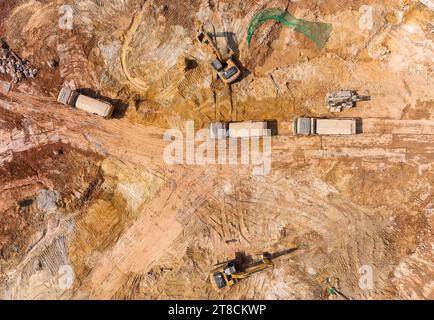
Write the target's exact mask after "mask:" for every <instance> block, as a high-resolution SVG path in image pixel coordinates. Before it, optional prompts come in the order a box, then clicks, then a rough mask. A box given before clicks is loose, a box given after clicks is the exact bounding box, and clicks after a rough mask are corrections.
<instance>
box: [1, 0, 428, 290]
mask: <svg viewBox="0 0 434 320" xmlns="http://www.w3.org/2000/svg"><path fill="white" fill-rule="evenodd" d="M69 3H70V6H71V8H72V9H73V10H72V20H71V18H69V20H71V21H69V22H72V28H71V30H68V28H65V27H64V26H65V23H66V22H65V20H61V22H60V24H59V19H62V18H64V17H65V12H69V11H68V10H67V9H65V8H62V9H61V10H60V11H59V8H61V6H62V5H63V4H64V1H54V0H51V1H37V0H29V1H20V0H16V1H7V2H1V3H0V9H1V11H0V36H2V37H4V38H5V39H6V41H7V42H8V44H9V45H10V47H11V48H12V49H13V50H14V51H15V52H16V53H17V54H18V55H20V56H21V57H22V58H25V59H28V60H29V61H31V63H32V65H35V66H37V67H38V69H39V73H38V76H37V77H36V78H35V79H33V80H32V81H23V82H20V83H19V84H17V85H14V86H13V88H12V91H11V92H10V93H9V94H8V95H7V96H5V95H2V94H0V298H1V299H17V298H24V299H53V298H54V299H73V298H83V299H88V298H90V299H222V298H228V299H339V298H340V297H337V296H331V297H329V296H328V295H327V288H329V287H331V286H335V287H337V288H338V289H339V290H340V291H341V292H342V293H344V294H345V295H346V296H347V297H349V298H351V299H410V298H412V299H433V298H434V293H433V289H434V268H433V262H434V259H433V248H434V243H433V235H432V225H433V219H434V217H433V213H434V190H433V188H432V186H433V184H434V165H433V163H434V162H433V160H434V89H433V88H434V69H433V65H434V3H433V1H430V0H424V1H414V0H413V1H411V0H410V1H402V0H390V1H387V2H386V1H376V0H352V1H341V0H330V1H320V0H309V1H297V2H291V1H284V0H274V1H265V0H258V1H253V0H252V1H246V0H235V1H226V0H214V1H205V0H186V1H175V0H173V1H169V0H166V1H163V0H148V1H138V0H137V1H134V0H122V1H119V0H116V1H115V0H107V1H96V0H73V1H69ZM273 7H279V8H283V9H287V10H288V12H290V13H291V14H292V15H294V16H295V17H297V18H301V19H304V20H308V21H321V22H325V23H329V24H331V25H332V28H333V29H332V33H331V36H330V39H329V41H328V43H327V45H326V46H325V48H323V49H320V48H317V47H316V46H315V44H314V43H313V42H311V41H310V40H309V39H307V38H306V37H305V36H304V35H303V34H301V33H296V32H294V31H293V30H291V29H289V28H286V27H284V26H281V25H280V24H278V23H273V22H267V23H266V24H264V25H263V26H261V28H260V29H259V30H258V31H257V33H256V34H255V35H254V37H253V40H252V45H251V47H250V48H248V47H247V43H246V30H247V28H248V26H249V22H250V20H251V18H252V17H253V16H254V14H255V13H256V12H258V11H259V10H261V9H264V8H273ZM65 10H66V11H65ZM96 12H98V14H95V13H96ZM201 24H204V27H205V29H206V30H208V31H210V32H214V31H213V30H215V33H216V34H217V35H218V36H217V44H218V46H219V47H220V48H222V50H223V48H224V47H226V46H229V47H230V48H231V49H232V50H233V51H234V52H235V55H236V56H237V59H238V60H239V63H240V65H242V66H243V77H242V79H241V81H239V82H237V83H235V84H234V85H232V86H231V87H230V88H229V87H228V86H224V85H223V84H222V83H221V81H219V80H217V79H216V77H215V75H214V74H213V72H212V69H211V67H210V64H209V61H210V59H211V54H210V53H209V52H207V51H206V50H205V49H204V48H203V47H202V46H200V45H199V44H198V43H197V41H196V39H195V37H196V31H197V29H198V27H199V26H200V25H201ZM62 26H63V27H62ZM50 59H54V60H57V61H59V66H58V68H56V69H55V70H52V69H50V68H49V67H48V65H47V61H48V60H50ZM0 77H2V76H1V75H0ZM0 80H6V81H9V80H10V79H8V78H7V77H3V78H0ZM64 84H67V85H69V86H71V87H73V88H77V89H81V90H85V92H87V93H88V94H91V95H94V96H95V95H99V96H103V97H106V98H108V99H111V102H112V103H113V104H114V105H115V106H116V110H115V113H114V117H113V119H110V120H105V119H102V118H99V117H96V116H93V115H89V114H87V113H85V112H82V111H80V110H77V109H72V108H68V107H66V106H63V105H61V104H58V103H57V102H56V96H57V94H58V92H59V90H60V88H61V86H62V85H64ZM341 88H342V89H347V88H349V89H358V90H359V91H360V93H361V94H362V95H367V96H371V101H366V102H360V103H358V105H357V107H356V108H353V109H350V110H348V111H345V112H343V113H341V114H335V115H332V114H330V113H328V111H327V108H326V106H325V105H324V96H325V94H326V93H327V92H328V91H333V90H338V89H341ZM300 115H307V116H338V117H358V118H362V120H363V133H362V134H359V135H356V136H346V137H331V136H323V137H318V136H317V137H295V136H294V135H293V132H292V128H291V125H290V123H291V121H292V118H293V117H294V116H300ZM188 119H191V120H194V121H195V126H196V128H197V129H199V128H203V127H206V126H207V124H208V123H209V122H211V121H220V120H225V121H229V120H262V119H275V120H277V121H278V124H279V136H276V137H273V139H272V169H271V171H270V173H269V174H268V175H265V176H254V175H252V168H251V167H250V166H242V165H208V166H199V165H187V164H184V165H176V166H170V165H167V164H166V163H165V162H164V161H163V150H164V148H165V147H166V146H167V144H168V142H167V141H164V140H163V135H164V132H165V129H167V128H179V129H182V128H184V126H185V121H186V120H188ZM291 248H293V249H294V250H293V251H292V252H291V253H289V254H286V255H283V256H281V257H279V258H277V259H276V260H275V267H274V268H273V269H268V270H265V271H262V272H259V273H256V274H254V275H252V276H251V277H250V278H248V279H245V280H243V281H241V282H240V283H239V284H237V285H236V286H234V287H233V288H231V289H230V290H225V291H223V292H222V293H216V292H215V291H214V290H213V289H212V288H211V285H210V282H209V279H208V274H209V271H210V270H212V269H213V268H214V265H215V264H216V263H219V262H223V261H227V260H230V259H233V258H234V257H235V255H236V254H237V253H238V254H239V253H242V254H243V255H245V256H247V257H252V259H256V258H257V257H258V256H259V255H260V254H262V253H263V252H270V253H275V252H280V251H284V250H287V249H291ZM364 266H365V267H366V266H369V267H370V268H372V271H373V287H372V288H371V289H366V288H365V287H364V286H363V285H362V286H360V285H359V282H360V277H361V274H360V271H361V270H365V269H364V268H365V267H364ZM361 268H362V269H361ZM69 280H70V281H69Z"/></svg>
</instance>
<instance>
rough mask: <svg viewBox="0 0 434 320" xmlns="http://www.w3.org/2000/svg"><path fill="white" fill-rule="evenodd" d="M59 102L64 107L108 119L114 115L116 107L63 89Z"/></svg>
mask: <svg viewBox="0 0 434 320" xmlns="http://www.w3.org/2000/svg"><path fill="white" fill-rule="evenodd" d="M57 101H58V102H60V103H63V104H64V105H67V106H70V107H73V108H77V109H80V110H84V111H87V112H89V113H93V114H96V115H98V116H101V117H104V118H106V119H108V118H110V117H111V116H112V114H113V110H114V107H113V106H112V105H111V104H110V103H108V102H105V101H102V100H99V99H94V98H91V97H88V96H85V95H83V94H81V93H79V92H77V91H75V90H71V89H68V88H62V90H60V93H59V96H58V98H57Z"/></svg>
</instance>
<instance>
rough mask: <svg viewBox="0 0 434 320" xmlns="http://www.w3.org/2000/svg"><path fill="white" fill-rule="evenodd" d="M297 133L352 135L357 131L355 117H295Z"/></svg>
mask: <svg viewBox="0 0 434 320" xmlns="http://www.w3.org/2000/svg"><path fill="white" fill-rule="evenodd" d="M293 132H294V134H295V135H306V136H310V135H352V134H356V133H357V119H355V118H335V119H326V118H308V117H301V118H294V120H293Z"/></svg>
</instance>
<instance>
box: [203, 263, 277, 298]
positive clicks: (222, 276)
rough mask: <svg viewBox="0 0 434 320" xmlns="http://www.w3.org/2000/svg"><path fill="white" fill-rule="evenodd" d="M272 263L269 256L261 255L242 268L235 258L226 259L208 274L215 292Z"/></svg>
mask: <svg viewBox="0 0 434 320" xmlns="http://www.w3.org/2000/svg"><path fill="white" fill-rule="evenodd" d="M272 267H274V263H273V262H272V261H271V260H270V258H269V257H267V256H266V255H263V257H262V259H261V261H258V262H257V263H255V264H253V265H250V266H248V267H245V268H242V267H241V264H240V263H239V261H238V260H237V259H234V260H231V261H227V262H224V263H221V264H219V265H218V267H217V268H215V269H214V270H212V271H211V272H210V274H209V278H210V280H211V284H212V286H213V288H214V289H215V290H216V291H217V292H221V291H222V290H223V289H225V288H229V287H231V286H233V285H234V284H236V283H238V282H239V281H240V280H242V279H245V278H248V277H249V276H251V275H252V274H253V273H256V272H259V271H262V270H265V269H268V268H272Z"/></svg>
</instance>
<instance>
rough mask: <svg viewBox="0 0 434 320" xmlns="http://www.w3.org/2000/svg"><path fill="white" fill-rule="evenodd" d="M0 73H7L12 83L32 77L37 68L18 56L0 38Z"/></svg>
mask: <svg viewBox="0 0 434 320" xmlns="http://www.w3.org/2000/svg"><path fill="white" fill-rule="evenodd" d="M0 73H2V74H9V75H10V76H11V77H12V81H13V82H14V83H18V82H19V81H21V80H23V79H30V78H34V77H35V76H36V74H37V73H38V70H37V69H35V68H33V67H32V66H31V65H30V63H29V61H27V60H23V59H21V58H20V57H18V56H17V55H16V54H15V53H14V52H13V51H12V50H10V48H9V46H8V45H7V43H6V42H5V41H4V40H1V39H0Z"/></svg>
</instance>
